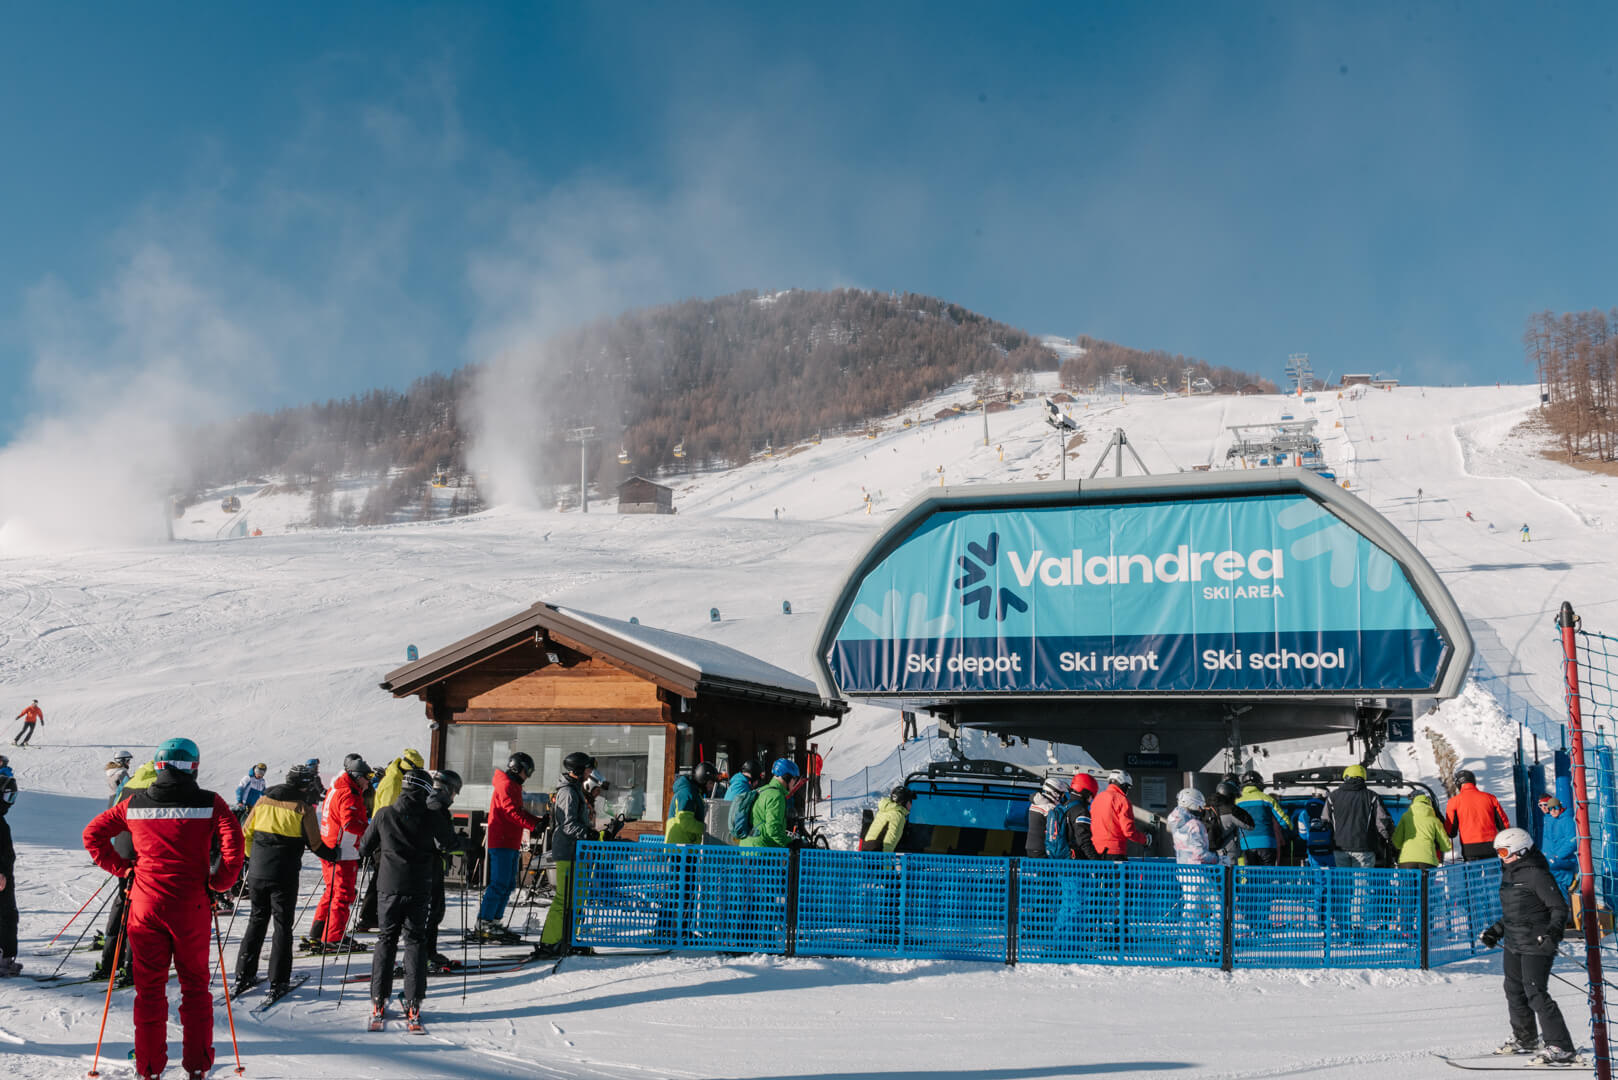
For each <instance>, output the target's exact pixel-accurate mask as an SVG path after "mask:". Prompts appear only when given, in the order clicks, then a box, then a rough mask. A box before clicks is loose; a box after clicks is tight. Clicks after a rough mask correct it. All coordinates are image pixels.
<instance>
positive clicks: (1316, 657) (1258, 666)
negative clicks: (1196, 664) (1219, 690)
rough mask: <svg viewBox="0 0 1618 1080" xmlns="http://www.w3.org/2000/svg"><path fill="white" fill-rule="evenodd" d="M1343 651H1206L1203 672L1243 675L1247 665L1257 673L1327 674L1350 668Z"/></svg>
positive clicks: (1203, 653) (1203, 657) (1204, 651)
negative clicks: (1324, 671)
mask: <svg viewBox="0 0 1618 1080" xmlns="http://www.w3.org/2000/svg"><path fill="white" fill-rule="evenodd" d="M1345 651H1346V650H1343V649H1333V650H1331V651H1329V652H1293V651H1292V650H1291V649H1280V650H1278V651H1276V652H1250V653H1246V654H1243V652H1242V650H1240V649H1203V650H1202V669H1203V670H1204V671H1240V670H1241V669H1242V667H1243V664H1244V655H1245V665H1246V666H1247V667H1249V668H1251V669H1252V670H1254V671H1264V670H1269V671H1287V670H1290V669H1295V668H1303V669H1305V670H1308V671H1314V670H1315V669H1317V668H1325V669H1327V670H1330V669H1334V668H1342V667H1347V666H1348V659H1347V657H1346V655H1345Z"/></svg>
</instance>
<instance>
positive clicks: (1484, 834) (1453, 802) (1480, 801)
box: [1444, 784, 1511, 844]
mask: <svg viewBox="0 0 1618 1080" xmlns="http://www.w3.org/2000/svg"><path fill="white" fill-rule="evenodd" d="M1444 827H1445V828H1446V829H1448V830H1449V834H1450V835H1451V836H1459V837H1460V838H1461V843H1463V844H1487V843H1488V842H1489V841H1491V840H1493V839H1494V836H1495V833H1497V832H1499V831H1500V830H1501V829H1509V828H1511V822H1510V821H1509V820H1507V818H1506V812H1505V811H1504V810H1502V809H1501V808H1500V800H1499V799H1497V798H1495V797H1494V796H1493V795H1490V794H1489V793H1488V792H1487V791H1479V790H1478V786H1477V785H1476V784H1462V785H1461V790H1459V791H1457V792H1456V793H1455V794H1454V795H1453V796H1451V797H1450V800H1449V805H1448V806H1446V807H1445V808H1444Z"/></svg>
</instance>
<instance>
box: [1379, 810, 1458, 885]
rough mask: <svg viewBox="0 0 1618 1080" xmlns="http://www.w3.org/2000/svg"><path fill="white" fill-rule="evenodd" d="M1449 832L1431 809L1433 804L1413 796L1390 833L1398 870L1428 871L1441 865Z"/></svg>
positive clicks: (1436, 812) (1448, 845) (1448, 844)
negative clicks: (1408, 807) (1408, 806)
mask: <svg viewBox="0 0 1618 1080" xmlns="http://www.w3.org/2000/svg"><path fill="white" fill-rule="evenodd" d="M1449 849H1450V843H1449V832H1448V831H1447V830H1445V828H1444V819H1443V818H1441V817H1439V816H1438V811H1437V810H1436V809H1434V808H1433V800H1432V799H1431V798H1429V797H1428V796H1426V795H1417V796H1416V797H1415V798H1414V799H1411V800H1410V809H1408V810H1406V811H1405V814H1404V817H1402V818H1400V819H1399V825H1398V827H1397V828H1395V829H1394V830H1393V850H1394V851H1396V852H1397V853H1398V856H1397V858H1398V862H1399V869H1401V870H1430V869H1432V868H1433V867H1435V866H1437V865H1438V864H1439V863H1441V862H1443V861H1444V856H1445V854H1447V853H1448V852H1449Z"/></svg>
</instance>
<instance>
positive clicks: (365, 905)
mask: <svg viewBox="0 0 1618 1080" xmlns="http://www.w3.org/2000/svg"><path fill="white" fill-rule="evenodd" d="M362 865H368V866H369V869H370V871H371V879H370V881H369V882H367V883H366V886H365V895H364V896H362V897H361V898H360V921H359V922H357V923H355V924H354V929H356V930H370V929H372V928H373V927H375V926H376V925H377V918H376V864H375V863H374V862H373V863H369V864H362Z"/></svg>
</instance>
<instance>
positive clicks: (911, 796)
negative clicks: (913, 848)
mask: <svg viewBox="0 0 1618 1080" xmlns="http://www.w3.org/2000/svg"><path fill="white" fill-rule="evenodd" d="M915 798H916V793H915V792H913V791H911V790H910V789H909V788H907V787H905V786H904V785H903V784H900V785H899V786H898V787H896V788H894V789H893V791H892V793H891V794H889V795H887V796H886V797H885V798H883V800H882V801H881V802H879V803H877V804H876V816H875V817H873V818H872V819H871V827H870V828H869V829H867V830H865V839H863V840H861V841H860V850H861V851H892V850H893V849H894V848H897V847H898V846H899V839H900V837H902V836H904V832H905V822H907V821H909V820H910V804H911V803H912V802H914V801H915Z"/></svg>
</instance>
